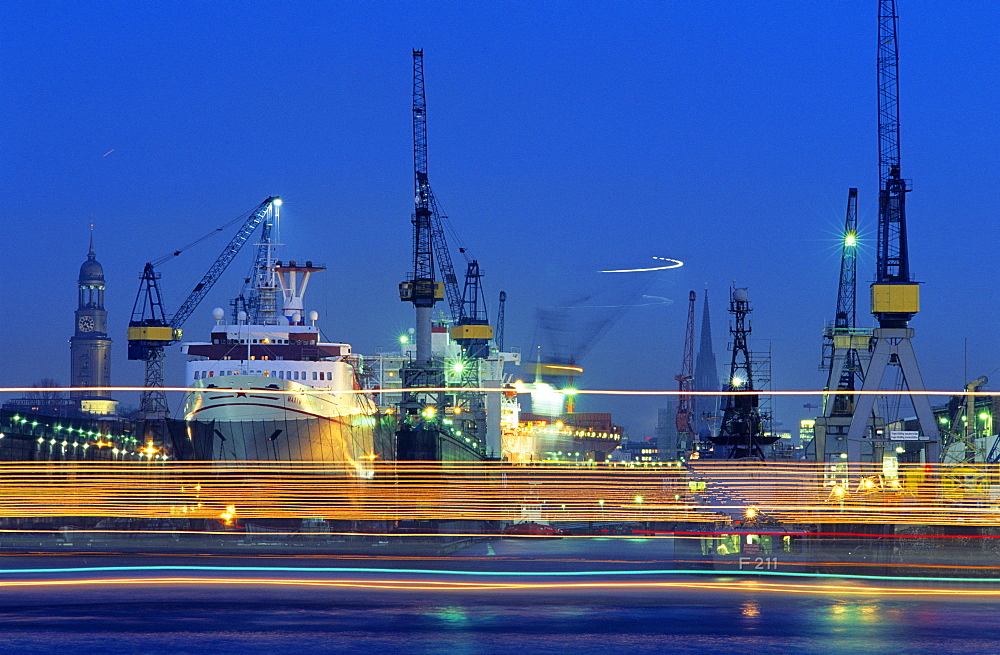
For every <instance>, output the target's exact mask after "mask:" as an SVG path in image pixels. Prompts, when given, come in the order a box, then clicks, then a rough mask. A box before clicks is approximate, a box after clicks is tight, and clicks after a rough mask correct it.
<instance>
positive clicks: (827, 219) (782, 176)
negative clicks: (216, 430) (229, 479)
mask: <svg viewBox="0 0 1000 655" xmlns="http://www.w3.org/2000/svg"><path fill="white" fill-rule="evenodd" d="M899 4H900V9H899V11H900V16H901V18H900V39H899V40H900V50H901V55H900V66H901V74H900V86H901V131H902V170H903V175H904V177H907V178H912V180H913V187H914V191H913V193H912V194H910V196H909V198H908V219H909V230H910V247H911V262H912V271H913V273H914V276H915V278H916V279H918V280H920V281H922V282H924V283H925V284H924V285H923V287H922V309H923V311H922V312H921V313H920V314H919V315H918V316H917V317H916V318H915V319H914V321H913V322H912V323H911V325H912V327H914V328H916V330H917V339H916V342H915V345H916V348H917V354H918V358H919V360H920V362H921V368H922V371H923V373H924V377H925V380H926V382H927V384H928V386H929V387H931V388H936V389H958V388H960V386H961V385H962V384H963V382H964V381H965V380H968V379H971V378H974V377H976V376H979V375H991V376H993V377H995V378H997V381H1000V377H997V369H998V368H1000V347H998V345H997V339H996V314H997V301H996V295H997V291H996V289H997V281H998V280H997V272H996V265H995V259H996V256H995V250H996V244H997V243H998V242H1000V224H998V221H997V220H996V213H997V208H998V200H1000V196H998V193H997V173H998V166H997V162H996V157H997V152H998V151H1000V148H998V145H1000V144H998V125H997V118H996V116H997V114H996V107H997V104H998V85H997V77H996V73H997V70H998V61H997V57H998V54H997V53H998V52H1000V48H998V45H1000V44H998V39H997V34H998V31H1000V8H998V7H1000V5H998V3H995V2H985V1H983V2H975V1H973V2H964V3H953V2H917V1H915V0H900V3H899ZM876 14H877V2H875V1H874V0H870V1H868V2H835V1H834V2H754V3H748V2H734V1H723V2H716V3H704V2H692V1H687V2H680V1H677V2H670V1H664V2H629V3H575V4H570V3H557V2H536V3H517V2H505V3H460V2H453V3H445V2H378V3H362V2H349V3H348V2H342V3H332V2H324V3H303V2H286V3H265V2H242V3H237V2H204V3H191V2H171V3H154V2H145V3H135V2H99V3H69V2H65V3H60V2H21V1H12V2H11V1H9V2H7V3H5V4H4V7H3V9H2V10H0V18H2V20H0V33H2V37H3V44H4V46H3V48H2V49H0V71H2V73H0V74H2V76H3V77H2V82H3V90H4V102H3V104H2V109H0V140H2V144H3V154H4V156H3V163H2V175H0V185H2V187H0V188H2V193H3V196H4V197H5V198H6V199H7V200H6V206H7V210H6V215H7V219H6V220H5V224H6V225H5V227H6V229H5V243H4V248H3V252H4V259H5V260H6V261H5V269H6V270H7V274H6V279H5V283H4V284H3V285H2V286H0V307H2V311H3V316H4V319H3V331H2V336H3V338H2V340H0V362H2V367H0V371H2V374H0V384H2V385H3V386H13V385H24V384H30V383H32V382H34V381H36V380H39V379H41V378H43V377H51V378H55V379H57V380H59V381H60V382H63V383H66V382H68V379H69V346H68V343H67V340H68V338H69V337H70V336H71V334H72V332H73V309H74V308H75V303H76V300H75V279H76V275H77V271H78V270H79V265H80V263H81V262H82V261H83V260H84V258H85V256H86V252H87V239H88V230H89V227H88V226H89V223H90V221H91V219H93V221H94V222H95V224H96V228H95V240H96V248H97V252H98V259H99V260H100V261H101V262H102V263H103V264H104V267H105V273H106V277H107V280H108V310H109V312H110V321H111V324H112V334H111V336H112V338H113V339H115V346H114V362H113V372H112V374H113V379H114V381H115V382H116V383H117V384H139V383H141V380H142V365H141V363H140V362H129V361H127V360H126V357H125V327H126V324H127V322H128V319H129V314H130V311H131V306H132V302H133V300H134V298H135V293H136V290H137V288H138V275H139V273H140V272H141V270H142V267H143V264H144V262H146V261H147V260H150V259H154V258H157V257H159V256H160V255H163V254H165V253H167V252H169V251H171V250H174V249H176V248H178V247H181V246H184V245H186V244H188V243H190V242H191V241H193V240H195V239H196V238H197V237H199V236H201V235H202V234H204V233H206V232H208V231H209V230H211V229H213V228H215V227H218V226H220V225H223V224H224V223H226V222H228V221H230V220H231V219H233V218H235V217H237V216H238V215H240V214H241V213H244V212H248V211H249V210H251V209H252V208H253V207H255V206H256V205H257V204H258V203H259V202H261V201H262V200H263V199H264V198H266V197H267V196H269V195H280V196H282V198H283V199H284V201H285V204H284V206H283V207H282V218H283V223H282V229H281V236H282V239H283V241H284V243H286V244H287V247H286V249H285V250H284V252H283V253H282V257H283V258H284V259H290V258H296V259H306V258H310V259H313V260H315V261H320V262H325V263H326V264H327V265H328V266H329V268H330V270H329V271H327V272H325V273H322V274H320V275H318V276H317V277H316V279H315V280H314V281H313V285H314V286H311V293H310V294H309V297H308V298H307V302H308V301H310V300H311V303H309V304H310V305H311V308H314V309H317V310H318V311H319V312H320V316H321V325H322V326H323V327H324V330H325V333H326V335H327V336H328V337H330V338H332V339H334V340H343V341H348V342H350V343H352V344H354V348H355V350H356V351H359V352H362V353H372V352H374V351H375V350H376V349H377V348H379V347H387V346H389V345H391V344H392V343H393V340H394V339H395V337H396V335H397V334H398V333H399V332H400V331H401V330H405V329H406V328H408V327H410V326H411V325H412V320H413V319H412V315H413V310H412V307H411V306H409V305H404V304H403V303H401V302H399V300H398V296H397V284H398V282H399V281H400V280H402V279H403V278H404V276H405V274H406V272H407V270H408V269H409V268H410V266H411V256H410V247H411V245H410V239H411V233H410V227H411V226H410V221H409V217H410V212H411V210H412V133H411V115H410V93H411V66H412V59H411V53H410V50H411V48H413V47H419V48H423V49H424V53H425V66H426V78H427V99H428V122H429V139H430V147H429V171H430V179H431V183H432V185H433V188H434V191H435V193H436V195H437V197H438V200H439V201H440V203H441V205H442V206H443V208H444V209H445V210H446V211H447V212H448V214H449V215H450V216H451V220H452V223H453V225H454V227H455V229H456V231H457V233H458V234H459V235H460V237H461V239H462V241H463V242H464V244H465V246H466V247H467V248H468V249H469V251H470V252H471V253H472V255H473V256H474V257H476V258H478V259H479V261H480V264H481V265H482V267H483V269H484V271H485V272H486V276H487V277H486V278H485V279H484V283H485V285H486V293H487V298H488V299H489V304H490V308H489V309H490V312H491V315H495V311H496V297H497V295H498V293H499V291H500V290H505V291H506V292H507V294H508V298H509V299H508V304H507V321H506V341H507V344H508V345H513V346H519V347H520V348H521V349H522V351H523V352H524V353H525V356H526V358H531V357H532V355H531V354H530V353H532V352H533V351H534V348H535V346H536V345H537V344H539V343H541V337H540V336H539V335H540V332H539V330H538V329H537V328H536V310H537V308H538V307H540V306H553V305H554V306H559V305H561V304H566V303H567V302H569V301H570V300H571V299H573V298H579V297H582V296H588V295H592V296H593V298H594V299H595V302H597V303H598V304H605V305H614V304H625V305H631V306H629V307H625V308H622V309H623V311H620V312H617V313H618V314H620V315H619V316H618V321H617V322H616V323H615V324H614V325H613V326H611V327H610V328H609V329H608V330H607V331H606V332H604V333H603V334H599V335H597V336H598V337H599V338H598V339H596V340H595V339H592V338H588V337H587V336H586V335H577V336H576V337H574V338H578V340H579V344H580V345H579V346H578V347H579V348H580V349H581V352H584V355H583V357H582V362H581V363H582V365H583V366H585V367H586V368H587V373H586V375H585V377H584V378H583V379H582V380H581V382H580V384H581V386H583V387H588V388H613V389H673V388H675V385H676V382H674V375H676V374H677V373H678V371H679V368H680V364H681V355H682V350H681V348H682V340H683V335H684V323H685V318H686V316H685V315H686V304H687V295H688V291H689V290H690V289H695V290H697V291H698V292H699V294H700V293H701V291H702V289H704V288H705V285H706V284H707V285H708V288H709V292H710V300H711V302H712V305H711V311H712V319H713V328H714V335H715V339H716V347H715V350H716V357H717V360H718V363H719V368H720V373H721V371H722V370H723V369H724V367H725V366H726V364H727V363H728V355H727V353H726V344H727V341H728V334H727V332H726V326H727V324H728V316H727V315H726V313H725V310H726V307H727V300H728V289H729V287H730V286H731V285H732V284H733V283H734V281H735V284H736V285H737V286H745V287H748V288H749V294H750V300H751V303H752V305H753V308H754V312H753V315H752V318H753V330H754V331H753V345H756V346H757V347H767V346H769V347H770V348H771V350H772V353H773V386H774V388H776V389H817V388H822V385H823V383H824V375H823V374H822V373H820V372H819V371H818V364H819V359H820V345H821V336H820V335H821V330H822V327H823V325H824V324H825V323H826V322H828V321H830V320H832V318H833V312H834V307H835V300H836V287H837V275H838V271H839V257H840V251H839V242H838V233H839V232H840V230H841V227H842V225H843V219H844V210H845V206H846V200H847V189H848V187H851V186H855V187H858V188H859V194H860V212H859V213H860V222H861V232H862V238H863V240H864V243H865V247H864V248H863V250H862V253H861V255H860V262H859V272H858V281H859V292H858V297H859V303H858V304H859V318H860V323H861V325H863V326H867V325H870V324H871V317H870V315H869V314H868V312H867V307H868V301H867V285H868V282H870V280H871V279H872V276H873V270H874V249H873V247H872V246H873V240H874V234H875V220H876V194H877V183H878V170H877V154H876V145H877V139H876V86H875V79H876V78H875V72H876V71H875V47H876V43H875V41H876V36H875V35H876V26H877V21H876ZM112 149H113V152H110V154H108V155H107V156H105V153H108V152H109V151H112ZM230 234H231V231H230ZM230 234H226V235H225V236H220V237H215V238H213V239H212V240H210V241H208V242H206V243H205V244H203V245H202V246H200V247H198V248H196V249H192V250H191V251H189V252H187V253H185V254H184V255H183V256H182V257H180V258H178V259H176V260H174V261H173V262H172V263H170V264H166V265H164V266H163V267H162V268H161V269H160V270H161V272H162V274H163V279H162V285H163V288H164V290H165V293H166V300H167V306H168V307H167V308H168V310H172V309H176V307H177V306H178V305H179V303H180V302H181V301H182V300H183V298H184V297H185V296H186V295H187V293H188V292H189V291H190V288H191V287H192V286H193V284H194V283H195V282H196V281H197V279H198V278H200V277H201V275H202V274H203V272H204V271H205V269H207V267H208V265H209V264H210V263H211V262H212V261H213V260H214V259H215V257H216V255H217V254H218V252H219V251H220V250H221V249H222V247H223V246H224V245H225V243H226V242H227V241H228V238H229V236H230ZM453 245H457V244H453ZM248 256H249V252H248V253H246V256H244V257H243V258H242V259H241V260H240V261H238V262H237V263H236V264H234V265H233V267H231V269H230V271H228V273H227V275H226V277H225V278H223V279H222V280H221V281H220V283H219V284H218V285H217V286H216V288H215V290H214V291H213V293H212V295H211V296H210V297H209V298H208V299H207V300H206V301H205V302H204V304H203V305H202V306H201V307H200V308H199V310H198V311H197V312H196V314H195V315H194V316H193V317H192V318H191V319H190V320H189V321H188V322H187V324H186V326H185V328H186V332H187V336H188V337H189V338H194V339H199V340H200V339H203V338H205V337H207V328H208V326H209V325H210V324H211V319H210V313H211V310H212V308H213V307H215V306H227V305H226V302H227V299H228V298H229V297H230V296H232V295H234V294H235V290H236V288H237V287H238V285H239V278H241V277H242V275H243V274H244V273H245V271H246V268H247V266H248V261H249V260H248ZM453 256H454V257H455V259H456V265H457V267H459V268H460V269H464V265H463V264H462V263H461V262H463V261H464V260H463V259H462V258H461V256H460V255H458V253H457V252H456V253H455V254H454V255H453ZM653 256H660V257H671V258H676V259H680V260H683V261H684V262H685V266H684V267H682V268H680V269H676V270H670V271H662V272H658V273H655V274H647V275H649V278H648V279H647V278H643V279H642V280H639V279H638V276H631V275H629V276H618V277H615V276H610V275H607V274H605V275H601V274H599V273H597V271H599V270H601V269H607V268H629V267H642V266H649V265H651V264H652V261H653V260H652V259H651V258H652V257H653ZM640 281H641V282H642V283H643V285H644V286H641V287H640V284H639V282H640ZM640 290H641V291H642V292H643V293H644V294H645V296H647V297H646V298H641V297H638V296H637V295H636V294H637V293H638V292H639V291H640ZM441 307H442V308H443V306H441ZM593 311H597V310H593ZM570 314H572V312H570ZM699 319H700V295H699ZM586 323H587V322H586V321H583V320H581V321H579V322H577V323H576V324H577V325H584V324H586ZM578 331H579V332H583V331H585V330H583V329H581V330H578ZM966 340H967V353H968V370H967V372H965V370H964V362H963V357H964V353H965V350H966V348H965V346H966ZM168 359H169V360H170V363H169V364H168V367H169V368H168V380H167V381H168V383H179V382H180V381H181V377H180V371H181V367H180V364H181V362H182V361H183V359H184V358H183V357H182V356H181V355H180V352H179V350H177V349H172V350H171V351H170V353H169V355H168ZM996 384H997V382H996V381H995V382H994V388H997V387H996ZM179 401H180V399H179V398H177V397H175V398H173V399H172V404H173V406H174V407H177V406H178V405H179V404H180V402H179ZM662 402H663V401H662V400H656V399H601V398H586V399H584V400H583V401H582V402H581V404H580V406H579V408H578V409H580V410H582V411H587V410H590V411H601V410H611V411H613V412H614V413H615V418H616V420H617V422H618V423H620V424H623V425H625V426H626V427H627V428H628V429H629V431H630V432H629V435H630V436H631V437H633V438H639V437H643V436H646V435H648V434H651V430H652V427H653V425H654V424H655V418H656V416H655V409H656V407H657V406H659V405H661V404H662ZM804 402H808V401H807V400H803V399H788V400H779V401H777V418H778V419H780V420H782V421H783V422H784V424H785V426H786V427H789V426H791V425H793V424H794V423H795V422H797V421H798V419H799V418H804V417H805V416H806V411H805V410H803V409H801V405H802V404H803V403H804ZM812 402H816V401H815V400H814V401H812Z"/></svg>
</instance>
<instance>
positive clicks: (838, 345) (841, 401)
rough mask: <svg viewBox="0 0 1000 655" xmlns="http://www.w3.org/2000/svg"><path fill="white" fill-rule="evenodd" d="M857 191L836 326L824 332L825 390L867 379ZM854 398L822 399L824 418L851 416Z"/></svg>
mask: <svg viewBox="0 0 1000 655" xmlns="http://www.w3.org/2000/svg"><path fill="white" fill-rule="evenodd" d="M857 246H858V190H857V189H854V188H852V189H850V190H849V191H848V193H847V216H846V218H845V219H844V235H843V237H842V245H841V256H840V282H839V284H838V286H837V311H836V313H835V314H834V320H833V325H832V326H830V327H827V328H826V329H825V330H824V331H823V364H822V366H823V368H825V369H826V370H827V383H826V387H825V389H826V390H829V389H837V390H838V391H854V390H855V388H856V386H857V383H858V382H859V381H860V380H863V379H864V367H863V365H862V362H865V363H867V359H868V344H869V342H870V341H871V330H869V329H858V328H857V251H858V247H857ZM853 412H854V396H852V395H849V394H837V395H833V396H824V397H823V415H824V416H834V415H836V416H850V415H851V414H852V413H853Z"/></svg>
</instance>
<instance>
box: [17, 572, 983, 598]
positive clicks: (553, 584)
mask: <svg viewBox="0 0 1000 655" xmlns="http://www.w3.org/2000/svg"><path fill="white" fill-rule="evenodd" d="M139 571H145V572H150V573H156V572H165V571H178V572H180V571H186V572H190V573H199V572H204V573H226V574H233V573H298V574H310V575H316V574H318V573H329V574H338V575H342V574H365V575H379V576H381V575H401V574H405V575H421V576H444V577H445V579H444V580H438V579H430V580H427V579H412V578H404V579H357V578H332V579H323V578H261V577H229V576H226V577H221V576H220V577H214V576H197V577H196V576H189V577H126V578H92V577H80V578H71V579H65V578H64V579H55V580H52V579H38V578H35V579H28V580H18V579H6V578H5V579H0V588H4V587H25V586H38V587H45V586H66V585H74V584H92V585H113V584H115V583H121V584H209V585H210V584H247V585H253V584H262V585H264V584H271V585H296V586H298V585H306V586H329V587H366V588H405V589H417V590H434V589H439V590H457V589H476V590H484V589H488V590H493V589H522V590H528V589H586V588H598V589H601V590H604V591H615V590H626V589H639V588H653V589H663V588H680V589H694V588H698V589H723V590H735V591H773V592H783V593H800V594H802V593H830V594H834V593H836V594H845V593H846V594H852V595H853V594H857V595H883V594H884V595H938V594H939V595H956V596H980V595H987V596H1000V588H985V589H984V588H959V589H940V588H930V589H928V588H925V587H884V586H879V587H876V586H856V585H845V584H836V583H819V582H816V583H813V582H772V581H771V580H768V578H779V579H799V580H859V581H879V582H889V581H892V582H910V583H914V582H916V583H927V582H931V583H942V582H953V583H963V584H976V585H995V584H997V583H1000V578H968V577H928V576H906V575H890V576H884V575H865V574H836V573H805V572H788V571H780V572H779V571H756V570H738V569H735V570H731V571H707V570H697V569H695V570H676V569H657V570H641V569H640V570H601V571H458V570H447V569H403V568H399V569H385V568H366V567H288V566H171V565H162V566H145V567H143V566H107V567H65V568H47V569H42V568H34V569H4V570H0V576H9V575H64V574H78V573H91V574H103V573H125V572H139ZM663 575H667V576H672V577H677V576H680V577H688V576H712V577H715V578H718V580H713V581H709V582H694V581H689V580H652V581H635V582H633V581H619V580H616V579H615V578H623V577H624V578H628V577H633V576H663ZM461 577H467V578H477V577H478V578H487V579H489V578H508V579H510V580H519V579H522V578H529V579H530V578H536V579H539V580H538V581H530V582H511V581H498V582H492V581H488V582H486V581H481V580H476V581H471V582H466V581H463V580H457V579H455V578H461ZM590 577H596V578H604V579H602V580H601V581H600V582H560V581H558V579H559V578H590ZM545 578H555V579H556V580H545ZM729 578H749V580H729Z"/></svg>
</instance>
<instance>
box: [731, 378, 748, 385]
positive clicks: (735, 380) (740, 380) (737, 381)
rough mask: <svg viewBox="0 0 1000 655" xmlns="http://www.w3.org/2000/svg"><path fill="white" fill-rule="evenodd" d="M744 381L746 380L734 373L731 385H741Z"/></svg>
mask: <svg viewBox="0 0 1000 655" xmlns="http://www.w3.org/2000/svg"><path fill="white" fill-rule="evenodd" d="M744 382H746V380H744V379H743V378H741V377H740V376H738V375H734V376H733V379H732V385H733V386H734V387H742V386H743V383H744Z"/></svg>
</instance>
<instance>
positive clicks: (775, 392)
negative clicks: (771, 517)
mask: <svg viewBox="0 0 1000 655" xmlns="http://www.w3.org/2000/svg"><path fill="white" fill-rule="evenodd" d="M456 388H457V387H400V388H392V389H343V390H338V391H337V393H343V394H351V393H353V394H358V395H368V394H373V395H378V394H398V393H403V392H410V391H423V392H430V391H455V389H456ZM461 388H462V389H463V390H466V391H476V392H483V393H507V394H509V393H517V394H530V393H531V391H532V389H529V388H527V387H524V388H520V389H518V388H516V387H461ZM39 389H44V390H45V391H59V392H75V391H86V392H88V393H93V392H95V391H136V392H142V391H148V388H147V387H0V393H28V392H37V391H39ZM156 389H157V390H158V391H165V392H166V391H169V392H178V393H180V392H184V393H188V392H199V393H223V392H226V391H238V392H240V393H252V392H254V391H260V392H266V393H267V394H269V395H274V394H279V395H295V396H301V395H309V394H310V393H319V392H321V390H316V391H315V392H310V391H303V390H288V389H232V388H222V387H216V388H212V389H206V388H204V387H156ZM553 391H554V392H555V393H568V394H587V395H594V396H678V395H681V393H682V392H680V391H678V390H677V389H571V390H566V389H554V390H553ZM323 393H326V392H325V391H323ZM683 394H684V395H691V396H976V397H983V398H986V397H993V396H1000V391H965V390H964V389H959V390H955V391H946V390H945V391H933V390H927V391H911V390H909V389H898V390H896V389H893V390H886V389H883V390H868V391H863V390H854V391H850V390H846V389H830V390H824V389H791V390H789V389H771V390H767V391H724V390H722V391H685V392H683Z"/></svg>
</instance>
